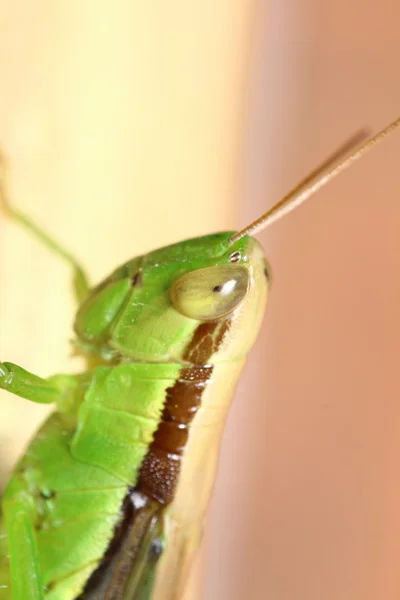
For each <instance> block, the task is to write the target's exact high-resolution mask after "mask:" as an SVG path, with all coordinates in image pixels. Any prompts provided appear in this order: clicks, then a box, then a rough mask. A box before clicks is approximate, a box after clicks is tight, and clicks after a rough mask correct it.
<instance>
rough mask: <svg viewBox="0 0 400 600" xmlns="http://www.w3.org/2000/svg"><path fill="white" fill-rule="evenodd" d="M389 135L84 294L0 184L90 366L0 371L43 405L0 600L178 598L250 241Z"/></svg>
mask: <svg viewBox="0 0 400 600" xmlns="http://www.w3.org/2000/svg"><path fill="white" fill-rule="evenodd" d="M399 126H400V119H398V120H397V121H395V122H394V123H392V124H391V125H389V126H388V127H387V128H386V129H384V130H382V131H381V132H380V133H378V134H377V135H376V136H374V137H373V138H371V139H370V140H368V141H366V142H365V143H364V144H363V145H362V146H360V147H358V148H357V149H356V150H355V151H353V152H352V154H350V155H348V152H347V154H346V156H345V157H344V158H343V157H342V158H340V160H339V159H338V154H336V155H334V157H333V158H330V159H329V160H328V161H326V162H325V163H324V164H323V165H321V166H320V167H319V168H318V169H316V170H315V171H314V172H313V173H312V174H311V175H310V176H309V177H307V178H306V179H305V180H304V181H303V182H301V183H300V184H299V185H298V186H297V187H296V188H295V189H294V190H292V192H290V193H289V194H288V195H287V196H285V198H283V200H281V201H280V202H279V203H278V204H276V205H275V206H274V207H273V208H272V209H271V210H269V211H268V212H267V213H266V214H265V215H263V216H262V217H260V218H259V219H257V220H256V221H254V223H252V224H251V225H249V226H248V227H246V228H245V229H243V230H242V231H240V232H238V233H233V232H225V233H218V234H214V235H208V236H204V237H199V238H195V239H190V240H186V241H183V242H181V243H178V244H174V245H171V246H167V247H165V248H161V249H158V250H155V251H153V252H150V253H149V254H147V255H144V256H139V257H136V258H133V259H132V260H130V261H128V262H127V263H125V264H123V265H122V266H120V267H119V268H117V269H116V270H115V271H114V272H113V273H111V275H110V276H109V277H107V278H106V279H105V280H104V281H102V282H101V283H100V284H99V285H97V286H96V287H94V288H90V287H89V284H88V278H87V276H86V274H85V272H84V270H83V269H82V267H81V266H80V265H79V263H78V262H77V261H76V260H75V259H74V257H73V256H71V255H70V254H69V253H68V252H67V251H65V250H64V249H63V248H62V247H61V246H59V245H58V244H57V243H56V242H55V241H54V240H53V239H52V238H50V237H49V236H47V235H46V234H45V233H44V232H43V231H41V230H40V229H39V228H38V227H37V226H36V225H34V224H33V223H32V221H31V220H30V219H28V218H27V217H25V216H24V215H22V214H21V213H19V212H18V211H16V210H15V209H14V208H13V207H12V206H11V204H10V203H9V201H8V200H7V199H6V197H5V190H4V189H3V187H2V189H1V190H0V192H1V195H2V203H3V207H4V209H5V211H6V212H7V213H8V214H9V216H11V217H12V218H14V219H16V220H17V221H19V222H20V223H21V224H22V225H24V226H25V227H27V228H28V229H29V230H31V231H32V232H33V233H35V235H36V236H38V237H39V238H40V239H41V240H42V242H44V243H45V244H46V245H47V246H49V247H50V248H51V249H52V250H54V251H55V252H56V253H58V254H59V255H61V256H62V257H63V258H64V259H66V260H67V261H68V262H69V263H70V265H71V267H72V269H73V272H74V288H75V294H76V297H77V300H78V304H79V307H78V310H77V314H76V319H75V324H74V331H75V334H76V341H75V342H74V343H75V346H76V348H77V349H78V350H79V351H80V352H82V353H83V354H84V355H85V356H86V357H87V362H88V367H87V370H86V371H85V372H83V373H80V374H77V375H55V376H52V377H48V378H47V379H42V378H41V377H38V376H37V375H34V374H33V373H30V372H28V371H26V370H25V369H23V368H21V367H19V366H17V365H15V364H12V363H8V362H3V363H0V387H1V388H3V389H6V390H8V391H9V392H11V393H13V394H17V395H18V396H21V397H23V398H26V399H27V400H30V401H32V402H37V403H44V404H48V403H54V404H55V406H56V408H55V411H54V412H53V413H52V414H51V415H50V417H49V418H48V419H47V420H46V422H45V423H44V424H43V426H42V427H41V429H40V430H39V432H38V433H37V435H36V437H35V438H34V439H33V441H32V442H31V444H30V445H29V447H28V449H27V451H26V453H25V455H24V456H23V457H22V459H21V460H20V461H19V463H18V464H17V466H16V468H15V470H14V473H13V474H12V476H11V478H10V480H9V483H8V485H7V487H6V489H5V492H4V495H3V498H2V504H1V510H2V516H1V520H0V600H6V599H7V600H10V599H13V600H41V599H45V600H75V599H78V598H81V599H85V600H100V599H107V600H117V599H121V600H173V599H179V598H180V597H181V596H182V594H183V586H184V583H185V579H186V574H187V572H188V569H189V566H190V563H191V560H192V557H193V555H194V553H195V551H196V549H197V547H198V545H199V541H200V537H201V523H202V519H203V515H204V511H205V509H206V506H207V504H208V500H209V497H210V494H211V490H212V486H213V482H214V477H215V471H216V464H217V457H218V448H219V443H220V438H221V433H222V429H223V425H224V421H225V417H226V414H227V411H228V408H229V404H230V402H231V399H232V396H233V393H234V389H235V386H236V383H237V380H238V377H239V375H240V372H241V370H242V368H243V365H244V362H245V359H246V355H247V353H248V351H249V349H250V348H251V346H252V345H253V343H254V341H255V339H256V336H257V333H258V330H259V327H260V324H261V321H262V318H263V314H264V310H265V305H266V300H267V295H268V288H269V282H270V275H269V267H268V265H267V263H266V261H265V259H264V255H263V251H262V248H261V246H260V244H259V243H258V242H257V241H256V240H255V239H254V238H253V237H251V236H250V235H249V234H251V233H254V232H255V231H257V230H259V229H261V228H264V227H266V226H267V225H269V224H270V223H272V222H273V221H275V220H276V219H277V218H279V217H280V216H282V215H283V214H285V213H286V212H288V211H289V210H292V209H293V208H294V207H295V206H297V205H299V204H300V203H301V202H303V201H304V200H305V199H306V198H308V197H309V196H311V195H312V194H313V193H314V192H316V191H317V190H318V189H319V188H321V187H322V186H323V185H325V184H326V183H327V182H328V181H329V180H330V179H332V177H334V176H335V175H337V174H338V173H339V172H340V171H342V170H343V169H344V168H346V167H348V166H349V165H350V164H352V163H353V162H354V160H355V159H357V158H359V157H360V156H361V155H362V154H364V153H365V152H366V151H367V150H369V149H370V148H371V147H372V146H373V145H375V144H376V143H377V142H378V141H380V140H381V139H383V137H385V136H386V135H387V134H388V133H390V132H391V131H393V130H394V129H395V128H397V127H399ZM342 155H343V152H341V153H340V155H339V156H342Z"/></svg>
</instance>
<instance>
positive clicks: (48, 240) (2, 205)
mask: <svg viewBox="0 0 400 600" xmlns="http://www.w3.org/2000/svg"><path fill="white" fill-rule="evenodd" d="M5 177H6V161H5V159H4V156H3V155H2V154H0V209H1V210H3V212H4V213H5V214H6V215H7V216H8V217H9V218H10V219H12V220H13V221H16V222H17V223H19V224H20V225H22V227H25V229H27V230H28V231H29V232H30V233H33V235H35V236H36V238H38V239H39V240H40V241H41V242H42V244H44V245H45V246H46V247H47V248H49V250H51V251H52V252H54V253H55V254H58V256H61V258H63V259H64V260H66V261H67V262H68V264H69V265H70V266H71V267H72V270H73V284H74V291H75V296H76V299H77V301H78V302H79V303H80V302H82V301H83V300H84V299H85V298H86V296H87V295H88V292H89V280H88V277H87V274H86V272H85V270H84V269H83V267H82V266H81V265H80V263H79V261H78V260H77V259H76V258H75V257H74V256H73V255H72V254H71V253H70V252H69V251H68V250H66V249H65V248H64V247H63V246H62V245H61V244H59V243H58V242H57V241H56V240H55V239H54V238H52V237H51V236H50V235H48V234H47V233H46V232H45V231H43V230H42V229H41V228H40V227H39V226H38V225H36V223H35V222H34V221H33V220H32V219H31V218H30V217H28V216H27V215H25V214H23V213H22V212H20V211H19V210H18V209H16V208H14V206H13V204H12V202H10V200H9V197H8V194H7V186H6V182H5Z"/></svg>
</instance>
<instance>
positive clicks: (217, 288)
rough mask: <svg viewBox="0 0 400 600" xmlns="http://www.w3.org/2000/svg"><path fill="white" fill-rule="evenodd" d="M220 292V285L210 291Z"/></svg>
mask: <svg viewBox="0 0 400 600" xmlns="http://www.w3.org/2000/svg"><path fill="white" fill-rule="evenodd" d="M221 290H222V285H215V286H214V287H213V289H212V291H213V292H220V291H221Z"/></svg>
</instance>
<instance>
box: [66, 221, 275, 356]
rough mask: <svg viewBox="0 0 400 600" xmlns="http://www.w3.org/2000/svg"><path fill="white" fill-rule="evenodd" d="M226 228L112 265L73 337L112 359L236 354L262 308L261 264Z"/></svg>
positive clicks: (256, 251)
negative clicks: (119, 265) (110, 271)
mask: <svg viewBox="0 0 400 600" xmlns="http://www.w3.org/2000/svg"><path fill="white" fill-rule="evenodd" d="M231 236H232V232H227V233H220V234H215V235H209V236H204V237H200V238H194V239H191V240H186V241H184V242H180V243H178V244H174V245H172V246H167V247H165V248H161V249H159V250H155V251H154V252H151V253H149V254H147V255H144V256H141V257H138V258H135V259H133V260H131V261H130V262H128V263H126V264H125V265H123V266H122V267H120V268H119V269H117V270H116V271H114V273H112V274H111V275H110V276H109V277H108V278H107V279H106V280H105V281H103V282H102V283H101V284H100V285H98V286H97V287H96V288H94V290H93V291H92V293H91V294H90V296H89V297H88V298H87V300H86V301H85V302H84V303H83V304H82V305H81V307H80V308H79V310H78V314H77V317H76V321H75V332H76V334H77V336H78V339H79V342H78V343H79V344H80V345H82V346H83V347H86V348H87V349H89V351H91V352H94V353H97V354H100V355H102V356H103V357H104V358H113V359H114V360H117V361H119V360H128V361H129V360H133V361H141V362H182V363H185V362H196V363H199V364H204V363H206V362H207V363H212V362H218V361H222V360H224V361H228V360H235V359H237V358H239V357H243V356H244V355H245V354H247V352H248V350H249V348H250V347H251V345H252V344H253V342H254V340H255V337H256V335H257V333H258V329H259V326H260V323H261V319H262V316H263V313H264V308H265V302H266V296H267V288H268V272H267V270H266V263H265V260H264V257H263V252H262V249H261V246H260V245H259V244H258V242H256V241H255V240H254V239H253V238H251V237H249V236H245V237H244V238H242V239H241V240H239V241H238V242H236V243H235V244H233V245H232V244H231V243H230V238H231ZM266 275H267V276H266ZM200 326H202V327H200ZM196 332H197V336H198V338H195V337H194V336H195V335H196ZM199 332H200V333H201V335H200V333H199ZM222 338H223V340H222ZM196 339H198V344H197V346H196ZM222 341H223V343H221V342H222ZM217 342H218V343H217ZM189 346H191V354H190V355H189V354H188V347H189ZM195 346H196V348H195ZM217 348H218V351H217Z"/></svg>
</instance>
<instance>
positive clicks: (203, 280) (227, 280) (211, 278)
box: [171, 265, 250, 321]
mask: <svg viewBox="0 0 400 600" xmlns="http://www.w3.org/2000/svg"><path fill="white" fill-rule="evenodd" d="M249 285H250V276H249V271H248V269H247V267H243V266H235V265H219V266H216V267H206V268H205V269H197V270H196V271H191V272H190V273H186V274H185V275H182V277H179V279H177V280H176V281H174V283H173V284H172V287H171V301H172V304H173V306H174V308H176V310H178V311H179V312H180V313H182V314H183V315H185V316H186V317H190V318H191V319H197V320H199V321H214V320H216V319H220V318H221V317H225V316H226V315H229V314H230V313H231V312H232V311H234V310H235V308H237V307H238V306H239V304H240V303H241V302H242V301H243V300H244V298H245V296H246V294H247V291H248V289H249Z"/></svg>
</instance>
